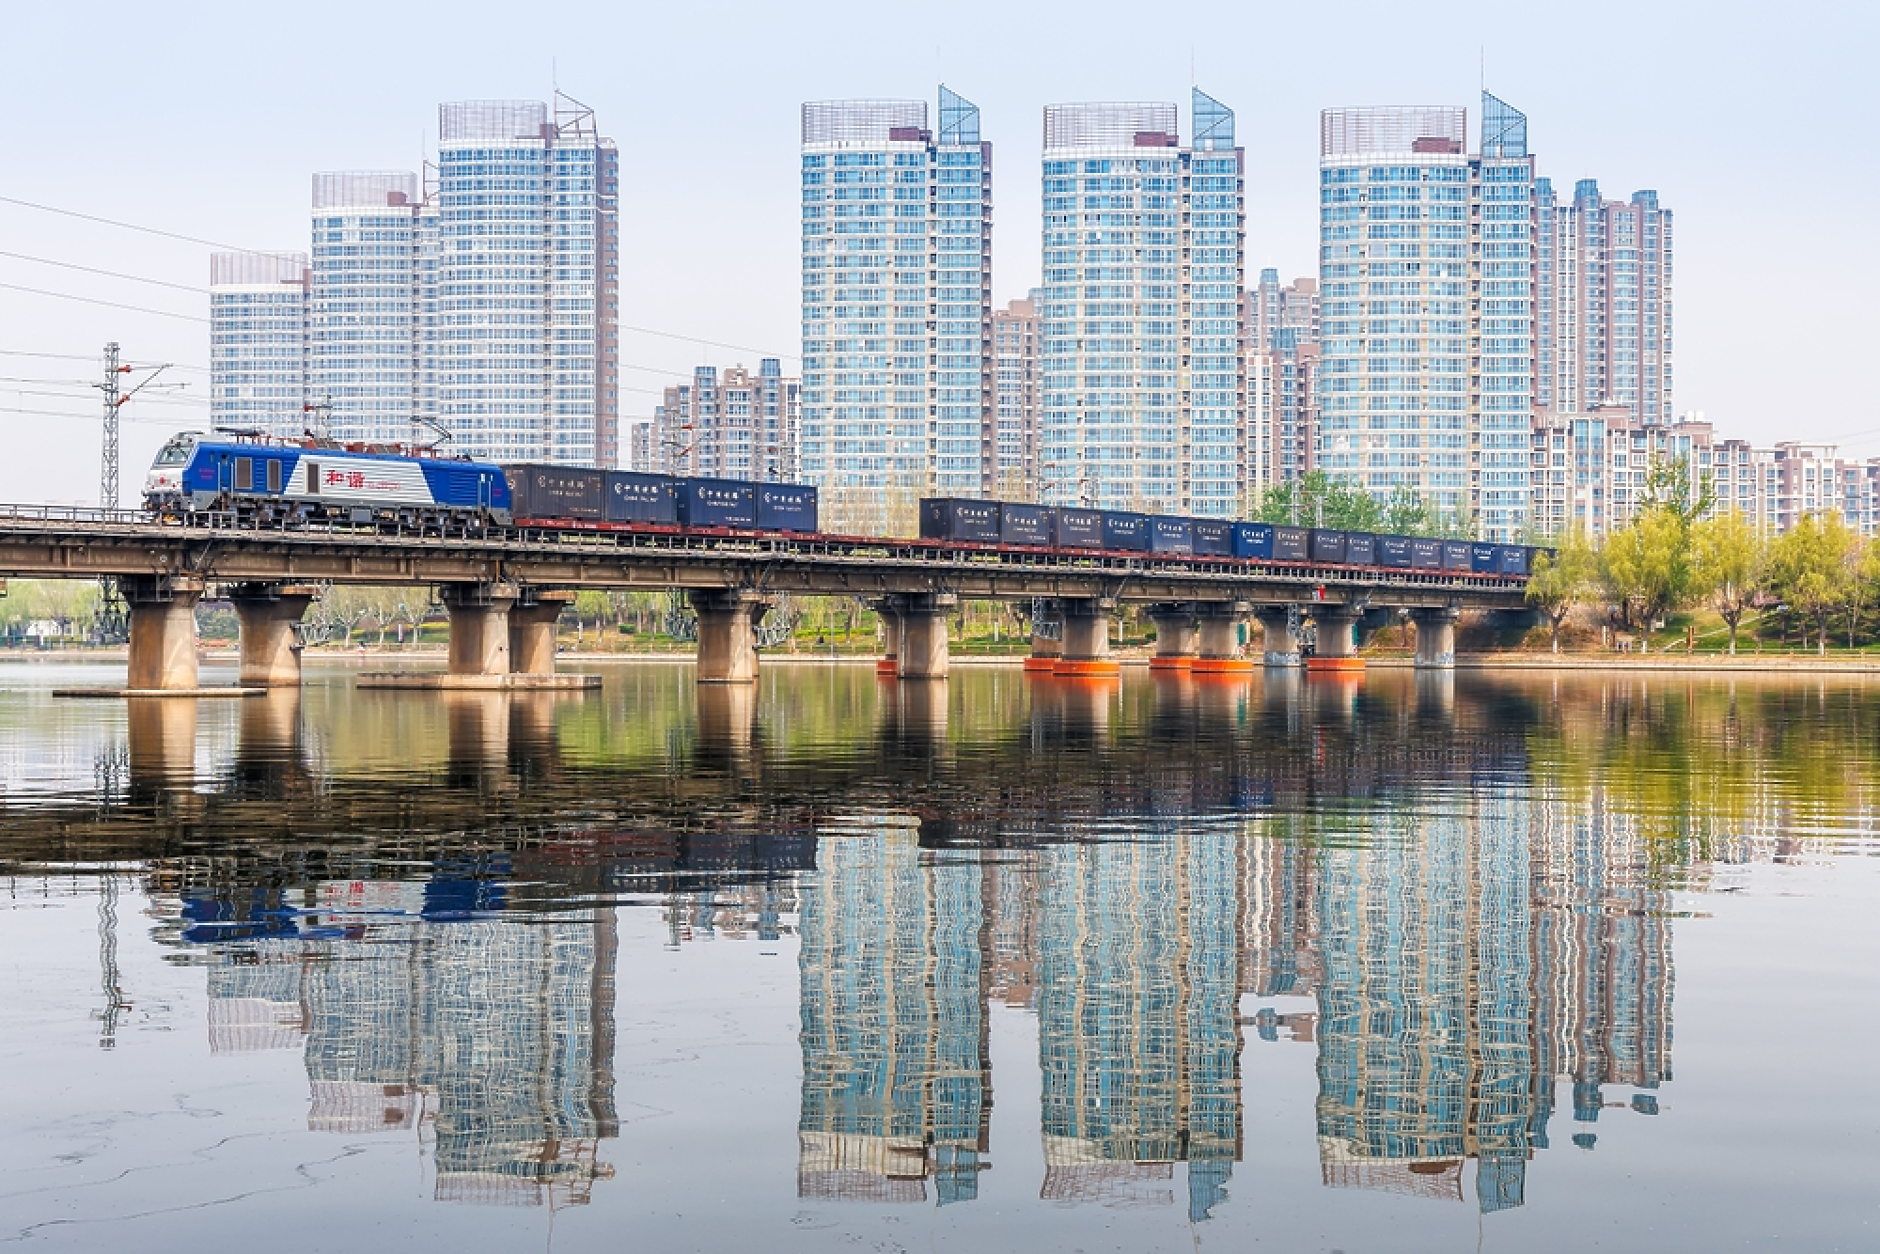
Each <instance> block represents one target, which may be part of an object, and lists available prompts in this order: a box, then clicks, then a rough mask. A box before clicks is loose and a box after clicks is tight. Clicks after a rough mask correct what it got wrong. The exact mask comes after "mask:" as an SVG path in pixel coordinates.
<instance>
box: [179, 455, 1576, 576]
mask: <svg viewBox="0 0 1880 1254" xmlns="http://www.w3.org/2000/svg"><path fill="white" fill-rule="evenodd" d="M144 505H145V507H146V508H147V509H149V510H150V511H151V512H152V513H153V514H155V515H156V516H157V517H159V518H163V519H171V520H176V521H181V522H186V523H206V522H219V521H224V520H232V521H233V522H235V523H236V524H237V525H245V526H266V527H290V528H291V527H296V526H305V525H308V524H334V523H338V524H344V525H352V526H361V527H391V528H398V529H401V530H417V531H420V532H424V533H433V534H442V533H444V532H445V531H447V530H448V531H451V532H454V533H462V532H473V533H487V532H488V531H489V530H491V529H509V528H525V529H531V530H538V531H539V530H553V531H569V530H574V531H624V532H636V533H637V532H647V533H663V534H673V535H691V534H697V535H704V536H728V537H751V536H764V535H772V536H776V535H816V534H820V533H819V531H818V521H819V519H818V509H817V494H816V489H815V488H813V487H808V486H806V485H803V484H792V483H751V482H746V481H743V480H733V479H705V478H688V477H682V476H674V475H654V474H641V473H637V472H633V471H625V470H594V469H589V468H586V467H579V466H547V465H535V464H529V465H511V466H504V465H498V464H496V463H494V462H479V461H473V460H471V459H469V458H462V457H440V456H436V455H433V454H430V453H426V452H422V451H414V450H411V449H407V448H403V447H384V446H377V445H365V444H338V443H334V442H331V441H323V440H315V439H307V440H302V441H290V440H267V439H262V438H257V437H252V436H243V437H237V438H231V439H215V438H211V437H208V436H203V435H200V434H196V433H185V434H183V435H179V436H176V437H175V438H174V439H172V440H170V441H169V443H167V444H165V445H164V446H163V448H162V450H161V451H160V452H159V453H158V454H157V459H156V462H155V464H154V465H152V466H151V468H150V474H149V477H148V478H147V479H146V481H145V485H144ZM851 539H853V537H851ZM895 544H896V545H897V547H899V546H907V547H941V546H944V547H946V548H948V549H951V550H959V549H963V548H964V549H971V548H981V547H983V548H986V549H989V550H999V551H1004V552H1010V551H1013V550H1019V551H1023V552H1038V553H1051V554H1057V555H1060V556H1061V555H1064V554H1074V555H1077V556H1089V557H1092V558H1099V557H1103V558H1117V557H1121V558H1129V557H1132V556H1138V557H1143V558H1154V559H1157V560H1188V561H1195V562H1203V561H1205V562H1208V563H1210V564H1219V563H1232V564H1243V563H1244V564H1247V565H1269V564H1270V565H1286V566H1303V567H1313V568H1327V567H1345V568H1353V567H1356V568H1362V569H1369V570H1386V571H1401V572H1408V573H1418V572H1421V573H1426V574H1436V573H1440V574H1451V575H1456V574H1466V575H1473V576H1486V577H1490V578H1496V579H1509V580H1521V579H1525V578H1526V577H1527V575H1528V571H1529V569H1530V567H1531V564H1532V560H1533V556H1534V554H1535V553H1536V552H1539V551H1540V550H1536V549H1534V548H1532V547H1530V546H1528V545H1520V544H1479V543H1472V542H1468V541H1462V540H1438V539H1432V538H1429V537H1424V536H1398V535H1377V534H1373V533H1371V532H1368V531H1340V530H1335V529H1332V528H1327V527H1287V526H1278V525H1274V524H1271V523H1251V522H1235V521H1232V520H1229V519H1217V518H1182V517H1176V516H1174V515H1168V514H1142V513H1133V512H1129V511H1124V510H1098V509H1082V508H1077V507H1073V506H1049V505H1027V504H1021V503H1018V502H1013V501H984V500H959V499H952V498H941V497H935V498H927V499H924V500H922V501H921V502H920V539H919V540H897V541H895Z"/></svg>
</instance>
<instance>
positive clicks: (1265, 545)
mask: <svg viewBox="0 0 1880 1254" xmlns="http://www.w3.org/2000/svg"><path fill="white" fill-rule="evenodd" d="M1234 556H1235V557H1251V558H1258V559H1260V560H1262V561H1271V560H1272V558H1273V524H1272V523H1235V524H1234Z"/></svg>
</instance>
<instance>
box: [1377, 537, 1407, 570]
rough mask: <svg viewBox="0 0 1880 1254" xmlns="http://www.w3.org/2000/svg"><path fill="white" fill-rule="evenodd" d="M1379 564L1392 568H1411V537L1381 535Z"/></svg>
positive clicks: (1379, 538) (1378, 547)
mask: <svg viewBox="0 0 1880 1254" xmlns="http://www.w3.org/2000/svg"><path fill="white" fill-rule="evenodd" d="M1377 564H1378V565H1379V566H1386V567H1389V568H1390V569H1391V570H1409V569H1410V537H1409V536H1379V537H1378V538H1377Z"/></svg>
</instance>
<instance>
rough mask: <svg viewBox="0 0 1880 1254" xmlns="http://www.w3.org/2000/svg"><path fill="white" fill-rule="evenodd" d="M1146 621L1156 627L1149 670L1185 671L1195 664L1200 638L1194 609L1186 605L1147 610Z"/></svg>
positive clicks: (1183, 602) (1152, 607) (1177, 604)
mask: <svg viewBox="0 0 1880 1254" xmlns="http://www.w3.org/2000/svg"><path fill="white" fill-rule="evenodd" d="M1149 621H1150V622H1152V623H1154V624H1155V656H1154V657H1152V658H1150V659H1149V669H1150V670H1158V671H1160V670H1168V671H1185V670H1187V669H1188V668H1189V667H1190V666H1191V665H1193V663H1194V660H1195V651H1196V650H1197V649H1198V648H1199V637H1198V631H1197V627H1196V621H1195V607H1194V606H1193V605H1191V604H1189V603H1188V602H1186V601H1177V602H1172V603H1170V604H1167V605H1152V606H1150V607H1149Z"/></svg>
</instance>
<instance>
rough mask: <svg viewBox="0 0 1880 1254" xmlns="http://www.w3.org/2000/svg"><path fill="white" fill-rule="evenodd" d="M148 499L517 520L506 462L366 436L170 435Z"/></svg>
mask: <svg viewBox="0 0 1880 1254" xmlns="http://www.w3.org/2000/svg"><path fill="white" fill-rule="evenodd" d="M144 507H145V508H146V509H148V510H150V511H151V512H152V513H155V514H158V515H159V516H165V517H182V518H187V517H188V516H189V515H192V514H199V513H206V512H210V511H220V512H226V513H231V514H233V515H235V516H236V518H238V519H240V520H241V521H243V522H252V523H260V524H264V525H277V524H278V525H286V526H292V525H295V524H299V523H308V522H350V523H362V524H367V523H396V524H399V525H402V526H407V527H425V526H441V525H447V524H448V525H465V524H471V523H493V524H496V525H498V526H507V525H509V523H510V522H511V521H512V514H511V508H510V497H509V479H508V477H507V476H506V475H505V474H504V473H503V468H502V467H500V466H497V465H494V464H492V463H489V462H475V461H470V460H468V459H467V458H451V457H420V456H414V455H412V454H409V453H401V452H380V451H376V450H370V449H367V448H364V447H360V446H339V445H331V446H327V445H320V444H314V443H308V444H296V443H288V442H281V443H264V442H260V441H253V442H250V441H241V440H217V439H211V438H209V437H207V436H203V435H200V434H197V433H195V432H185V433H183V434H181V435H178V436H176V437H174V438H172V439H171V440H170V441H169V442H168V443H166V444H165V445H164V446H163V447H162V449H160V450H159V451H158V453H157V457H156V461H155V462H154V463H152V465H151V467H150V473H149V475H148V476H147V477H146V478H145V480H144Z"/></svg>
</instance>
